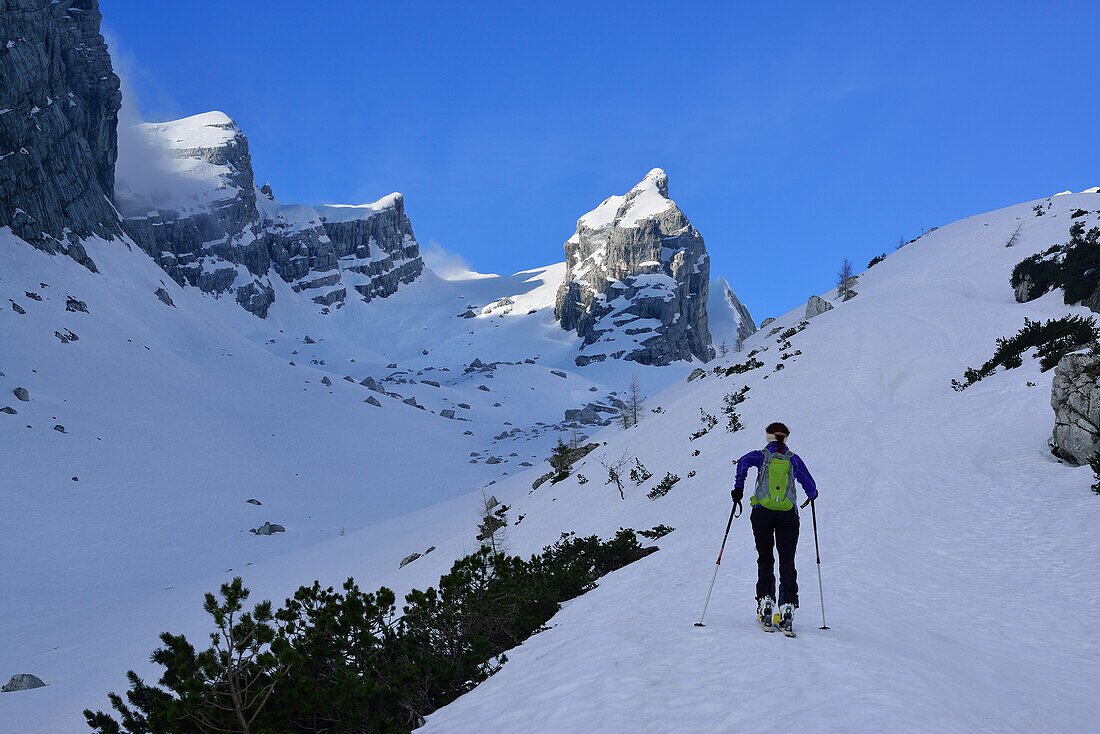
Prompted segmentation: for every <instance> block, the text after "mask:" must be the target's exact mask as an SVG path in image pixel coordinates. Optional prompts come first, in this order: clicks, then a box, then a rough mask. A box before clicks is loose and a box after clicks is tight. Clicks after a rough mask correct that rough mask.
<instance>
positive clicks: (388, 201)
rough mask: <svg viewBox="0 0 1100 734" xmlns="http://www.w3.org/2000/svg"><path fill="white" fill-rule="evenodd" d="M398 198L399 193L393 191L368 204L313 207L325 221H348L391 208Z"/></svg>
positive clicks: (320, 205)
mask: <svg viewBox="0 0 1100 734" xmlns="http://www.w3.org/2000/svg"><path fill="white" fill-rule="evenodd" d="M400 200H401V194H400V193H399V192H397V191H395V192H393V193H392V194H387V195H386V196H383V197H382V198H381V199H379V200H378V201H373V202H371V203H369V204H318V205H317V206H315V207H314V209H316V210H317V213H318V214H320V215H321V216H323V217H324V218H325V220H326V221H329V222H350V221H353V220H356V219H369V218H370V217H371V216H372V215H374V214H377V213H378V212H380V211H382V210H384V209H392V208H393V207H395V206H397V202H399V201H400Z"/></svg>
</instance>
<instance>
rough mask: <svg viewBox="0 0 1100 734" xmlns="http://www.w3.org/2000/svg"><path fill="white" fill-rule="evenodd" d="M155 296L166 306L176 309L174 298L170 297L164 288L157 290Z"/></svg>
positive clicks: (154, 292)
mask: <svg viewBox="0 0 1100 734" xmlns="http://www.w3.org/2000/svg"><path fill="white" fill-rule="evenodd" d="M153 295H155V296H156V297H157V298H159V299H160V300H161V303H163V304H164V305H165V306H171V307H172V308H175V307H176V304H175V303H173V302H172V296H170V295H168V291H166V290H164V289H163V288H157V289H156V290H155V291H153Z"/></svg>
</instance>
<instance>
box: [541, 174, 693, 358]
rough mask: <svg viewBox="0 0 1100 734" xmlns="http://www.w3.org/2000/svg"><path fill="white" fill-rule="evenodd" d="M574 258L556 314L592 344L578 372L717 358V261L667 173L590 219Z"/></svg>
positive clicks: (581, 224) (573, 244) (582, 224)
mask: <svg viewBox="0 0 1100 734" xmlns="http://www.w3.org/2000/svg"><path fill="white" fill-rule="evenodd" d="M565 257H566V275H565V280H564V282H563V283H562V285H561V287H560V288H559V290H558V294H557V302H556V304H555V307H554V313H555V315H556V316H557V318H558V320H559V321H560V322H561V326H562V328H564V329H567V330H575V331H576V332H577V334H579V335H580V336H581V337H582V339H583V344H582V345H581V347H580V354H579V355H578V356H577V357H576V363H577V365H578V366H584V365H587V364H591V363H592V362H602V361H603V360H605V359H608V358H611V359H626V360H632V361H635V362H638V363H640V364H650V365H666V364H669V363H670V362H673V361H676V360H690V359H692V358H693V357H695V358H698V359H700V360H702V361H704V362H706V361H709V360H710V359H711V358H712V357H713V356H714V348H713V347H712V346H711V335H710V331H709V330H708V328H707V308H706V305H707V297H708V286H709V282H710V259H709V256H708V255H707V251H706V246H705V245H704V243H703V237H702V235H700V234H699V232H698V231H696V229H695V227H693V226H692V224H691V222H689V221H688V219H687V217H686V216H684V213H683V212H681V211H680V209H679V207H677V206H676V203H675V202H673V201H672V200H671V199H670V198H669V197H668V176H666V175H665V172H664V171H662V170H661V169H659V168H655V169H653V170H652V171H650V172H649V173H648V174H646V177H645V178H644V179H642V181H641V183H639V184H638V185H637V186H635V187H634V188H633V189H631V190H630V191H629V192H628V193H626V194H624V195H622V196H612V197H610V198H609V199H607V200H606V201H604V202H603V203H602V204H600V205H599V206H598V207H596V208H595V209H593V210H592V211H590V212H589V213H588V214H585V215H584V216H583V217H581V218H580V219H579V220H578V221H577V231H576V232H575V233H574V234H573V236H572V237H570V238H569V240H568V241H567V242H566V243H565Z"/></svg>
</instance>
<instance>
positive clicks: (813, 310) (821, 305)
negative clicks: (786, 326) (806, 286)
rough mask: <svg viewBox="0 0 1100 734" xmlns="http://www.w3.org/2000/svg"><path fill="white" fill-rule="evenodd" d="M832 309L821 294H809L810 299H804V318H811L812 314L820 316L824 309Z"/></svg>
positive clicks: (831, 305)
mask: <svg viewBox="0 0 1100 734" xmlns="http://www.w3.org/2000/svg"><path fill="white" fill-rule="evenodd" d="M832 310H833V304H831V303H829V302H828V301H826V300H825V299H824V298H822V297H821V296H810V300H808V301H806V318H808V319H812V318H813V317H814V316H820V315H821V314H823V313H825V312H826V311H832ZM769 323H770V322H769Z"/></svg>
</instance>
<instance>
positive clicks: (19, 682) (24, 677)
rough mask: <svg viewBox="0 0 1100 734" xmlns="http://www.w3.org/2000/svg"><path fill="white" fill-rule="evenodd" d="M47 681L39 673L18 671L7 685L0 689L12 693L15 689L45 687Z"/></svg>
mask: <svg viewBox="0 0 1100 734" xmlns="http://www.w3.org/2000/svg"><path fill="white" fill-rule="evenodd" d="M45 685H46V684H45V683H43V682H42V679H41V678H39V677H38V676H37V675H31V674H30V673H16V674H15V675H13V676H12V677H11V679H10V680H9V681H8V683H7V685H5V686H4V687H3V688H0V691H3V692H4V693H12V692H14V691H29V690H31V689H32V688H44V687H45Z"/></svg>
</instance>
